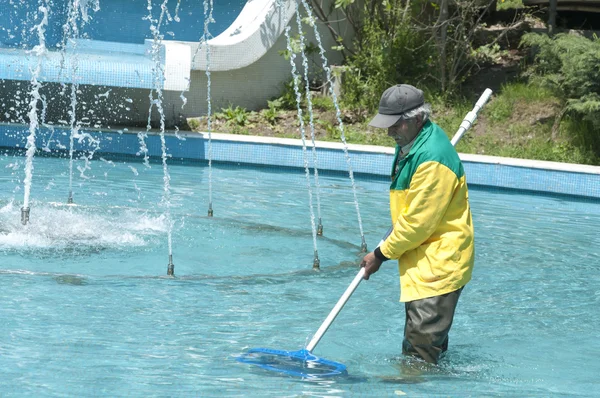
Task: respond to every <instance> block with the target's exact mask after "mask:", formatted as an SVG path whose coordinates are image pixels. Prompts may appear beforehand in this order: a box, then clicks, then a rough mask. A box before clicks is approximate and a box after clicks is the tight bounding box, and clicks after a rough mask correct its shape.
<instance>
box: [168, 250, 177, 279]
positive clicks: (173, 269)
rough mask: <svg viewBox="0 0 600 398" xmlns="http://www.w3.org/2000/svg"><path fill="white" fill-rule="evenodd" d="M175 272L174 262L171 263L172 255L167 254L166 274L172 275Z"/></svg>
mask: <svg viewBox="0 0 600 398" xmlns="http://www.w3.org/2000/svg"><path fill="white" fill-rule="evenodd" d="M174 274H175V264H173V255H172V254H169V265H168V267H167V275H169V276H173V275H174Z"/></svg>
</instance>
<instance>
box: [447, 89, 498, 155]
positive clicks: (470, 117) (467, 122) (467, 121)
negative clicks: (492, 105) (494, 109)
mask: <svg viewBox="0 0 600 398" xmlns="http://www.w3.org/2000/svg"><path fill="white" fill-rule="evenodd" d="M491 96H492V90H490V89H489V88H486V89H485V91H484V92H483V94H481V97H479V100H478V101H477V103H476V104H475V107H474V108H473V110H472V111H470V112H469V113H467V116H465V118H464V119H463V121H462V123H461V124H460V127H459V128H458V131H457V132H456V134H454V137H452V141H450V142H451V143H452V146H456V144H457V143H458V141H460V139H461V138H462V136H463V134H464V133H465V132H466V131H467V130H468V129H469V128H470V127H471V125H472V124H473V123H474V122H475V119H477V113H479V111H480V110H481V108H483V106H484V105H485V103H486V102H487V101H488V99H490V97H491Z"/></svg>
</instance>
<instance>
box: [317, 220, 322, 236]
mask: <svg viewBox="0 0 600 398" xmlns="http://www.w3.org/2000/svg"><path fill="white" fill-rule="evenodd" d="M317 235H318V236H323V224H321V219H320V218H319V225H318V226H317Z"/></svg>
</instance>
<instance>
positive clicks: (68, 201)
mask: <svg viewBox="0 0 600 398" xmlns="http://www.w3.org/2000/svg"><path fill="white" fill-rule="evenodd" d="M67 204H69V205H71V204H73V192H69V198H68V199H67Z"/></svg>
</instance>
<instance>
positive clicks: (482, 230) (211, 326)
mask: <svg viewBox="0 0 600 398" xmlns="http://www.w3.org/2000/svg"><path fill="white" fill-rule="evenodd" d="M23 165H24V159H23V158H22V157H13V156H2V157H0V167H1V168H2V170H4V172H3V173H2V174H1V175H0V192H1V193H0V252H1V253H2V258H3V260H4V261H3V262H2V265H1V267H0V278H1V283H2V286H3V288H2V289H1V291H0V297H1V300H2V303H3V305H2V307H1V309H0V313H1V316H2V319H3V320H4V322H3V323H2V325H1V326H0V335H1V336H3V337H2V339H1V340H0V341H1V344H0V372H2V374H3V376H4V377H2V378H1V379H0V391H1V392H2V395H3V396H23V395H32V396H48V395H53V396H89V395H106V396H124V395H127V396H190V395H199V396H213V395H221V396H261V397H262V396H283V395H285V396H352V395H358V396H361V395H362V396H394V395H401V394H407V395H408V396H457V395H461V396H462V395H472V396H481V395H485V396H538V395H539V396H550V395H555V396H561V397H562V396H580V397H581V396H594V395H595V394H596V391H597V389H598V381H597V380H598V378H597V375H598V374H600V363H599V361H598V359H597V358H598V356H599V355H600V343H599V342H598V341H597V339H596V336H597V330H599V329H600V314H599V312H598V310H597V308H598V306H599V305H600V276H599V273H598V265H599V264H600V237H598V235H597V234H596V232H595V231H596V230H597V225H599V223H600V204H599V203H597V202H583V201H575V200H569V199H565V198H564V197H563V198H554V197H547V196H532V195H525V194H521V193H515V192H504V191H487V190H483V189H476V188H472V189H471V195H470V198H471V203H472V207H473V218H474V222H475V226H476V256H477V258H476V267H475V270H474V278H473V281H472V282H471V283H470V284H469V285H468V286H467V288H466V289H465V291H464V293H463V295H462V298H461V301H460V303H459V309H458V313H457V316H456V318H455V324H454V327H453V330H452V333H451V342H450V345H451V348H450V351H449V354H448V356H447V357H446V359H445V360H444V361H443V362H442V364H441V365H440V366H439V367H438V368H435V369H429V370H427V369H425V370H423V371H422V374H421V375H420V376H414V375H413V376H408V375H406V373H402V370H401V369H400V368H401V362H400V360H399V354H400V352H401V343H402V338H401V336H402V328H403V320H404V314H403V306H402V305H401V304H400V303H398V296H399V291H398V272H397V269H396V267H395V266H394V265H392V264H389V265H387V266H385V267H384V268H382V270H381V271H380V272H379V273H378V274H376V275H375V276H374V277H373V278H371V280H369V281H368V282H365V283H363V284H361V286H359V288H358V289H357V291H356V293H355V294H354V296H353V297H352V298H351V299H350V301H349V303H348V304H347V306H346V307H345V308H344V310H343V311H342V312H341V314H340V315H339V317H338V318H337V320H336V321H335V322H334V323H333V325H332V327H331V329H330V330H329V331H328V333H327V334H326V335H325V337H324V338H323V340H322V341H321V343H320V344H319V346H318V347H317V348H316V350H315V353H316V354H317V355H320V356H323V357H325V358H328V359H332V360H336V361H339V362H342V363H344V364H346V365H348V369H349V377H347V378H342V379H334V380H320V381H311V382H307V381H301V380H297V379H292V378H286V377H280V376H276V375H273V374H270V373H265V372H263V371H260V370H257V369H253V368H251V367H248V366H247V365H244V364H240V363H238V362H236V361H235V359H234V357H235V355H237V354H239V353H241V352H243V351H245V350H246V349H248V348H251V347H271V348H278V349H290V350H293V349H299V348H302V347H303V346H304V344H306V342H307V341H308V339H309V338H310V337H311V336H312V334H313V333H314V332H315V331H316V329H317V328H318V326H319V325H320V324H321V322H322V321H323V319H324V318H325V316H326V315H327V313H328V312H329V311H330V309H331V307H332V306H333V304H334V303H335V301H336V300H337V299H338V298H339V296H340V295H341V293H342V292H343V291H344V289H345V288H346V287H347V286H348V284H349V283H350V281H351V280H352V278H353V277H354V275H355V274H356V271H357V268H356V264H357V263H358V259H359V257H358V249H359V245H360V236H359V232H358V226H357V221H356V215H355V209H354V205H353V199H352V192H351V190H350V183H349V181H348V179H347V177H343V176H339V175H336V174H332V175H327V173H322V174H321V177H320V182H321V186H322V191H321V194H322V197H321V200H322V213H323V214H322V215H323V224H324V228H325V237H324V238H323V239H321V238H320V239H319V241H318V242H319V255H320V259H321V266H322V270H321V271H320V272H315V271H312V270H311V266H312V259H313V247H312V234H311V230H310V220H309V212H308V195H307V192H306V187H305V183H306V181H305V177H304V174H303V173H302V172H282V171H281V170H278V169H275V168H241V167H236V166H233V165H227V166H226V165H219V166H216V167H215V168H214V169H213V178H214V181H213V207H214V210H215V217H214V218H212V219H210V218H207V217H206V211H207V207H208V204H207V201H208V199H207V197H208V180H207V179H208V169H207V168H206V167H205V166H203V165H198V164H197V165H171V166H170V169H169V170H170V174H171V177H172V181H171V188H172V200H173V203H172V206H173V207H172V209H171V211H172V215H173V219H174V220H175V222H176V225H175V229H174V232H173V248H174V262H175V274H176V275H177V278H175V279H170V278H166V277H165V276H164V275H165V274H166V266H167V242H166V226H165V225H164V222H163V220H162V217H161V214H162V211H161V209H160V206H159V202H160V199H161V192H162V191H161V190H162V169H161V168H160V166H159V165H153V167H152V168H151V169H146V168H145V167H144V166H143V165H142V164H140V163H122V162H117V161H113V162H111V161H108V160H107V161H97V162H94V163H93V169H92V173H88V174H89V175H90V176H93V178H91V179H89V180H78V182H79V183H78V184H76V185H75V187H74V192H75V203H76V204H77V205H78V206H76V207H71V208H69V207H66V206H64V205H63V204H62V203H64V202H65V201H66V197H67V194H68V174H67V170H68V168H67V166H68V164H67V163H66V161H65V160H61V159H56V158H36V159H35V171H34V180H33V187H32V196H31V197H32V200H33V201H32V204H31V222H30V224H29V225H28V226H27V227H23V226H22V225H21V224H20V201H21V200H22V183H21V181H20V180H21V179H22V176H23ZM387 184H388V183H387V181H386V179H381V180H377V179H370V180H366V179H364V180H358V181H357V188H358V197H359V200H360V204H361V215H362V219H363V223H364V229H365V234H366V238H367V243H368V244H369V247H370V248H371V249H372V248H373V247H374V246H375V245H376V244H377V242H378V241H379V239H380V237H381V234H382V233H383V232H385V230H386V229H387V225H388V224H389V220H388V209H387V187H388V186H387ZM399 377H404V379H403V380H404V382H401V381H399V380H398V378H399ZM407 382H410V384H408V383H407Z"/></svg>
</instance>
